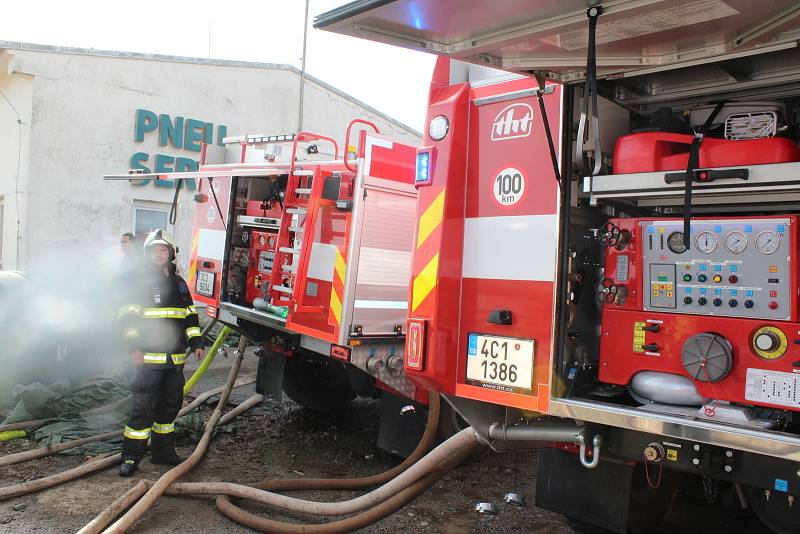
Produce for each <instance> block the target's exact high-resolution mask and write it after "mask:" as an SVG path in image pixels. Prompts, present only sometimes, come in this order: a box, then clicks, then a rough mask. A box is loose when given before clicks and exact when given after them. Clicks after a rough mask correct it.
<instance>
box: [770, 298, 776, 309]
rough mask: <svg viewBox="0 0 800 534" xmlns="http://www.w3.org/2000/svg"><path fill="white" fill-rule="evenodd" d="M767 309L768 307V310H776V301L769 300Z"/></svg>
mask: <svg viewBox="0 0 800 534" xmlns="http://www.w3.org/2000/svg"><path fill="white" fill-rule="evenodd" d="M769 309H770V310H777V309H778V303H777V302H775V301H774V300H772V301H770V303H769Z"/></svg>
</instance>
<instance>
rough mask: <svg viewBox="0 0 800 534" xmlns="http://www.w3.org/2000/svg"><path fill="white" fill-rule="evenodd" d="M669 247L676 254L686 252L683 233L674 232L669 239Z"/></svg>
mask: <svg viewBox="0 0 800 534" xmlns="http://www.w3.org/2000/svg"><path fill="white" fill-rule="evenodd" d="M667 247H669V249H670V250H671V251H672V252H674V253H675V254H683V253H684V252H686V245H685V244H684V242H683V232H672V233H671V234H669V237H668V238H667Z"/></svg>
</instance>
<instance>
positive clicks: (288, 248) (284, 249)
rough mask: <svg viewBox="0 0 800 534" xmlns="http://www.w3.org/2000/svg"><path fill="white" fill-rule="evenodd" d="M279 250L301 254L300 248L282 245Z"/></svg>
mask: <svg viewBox="0 0 800 534" xmlns="http://www.w3.org/2000/svg"><path fill="white" fill-rule="evenodd" d="M278 250H279V251H280V252H285V253H286V254H300V249H299V248H290V247H281V248H279V249H278Z"/></svg>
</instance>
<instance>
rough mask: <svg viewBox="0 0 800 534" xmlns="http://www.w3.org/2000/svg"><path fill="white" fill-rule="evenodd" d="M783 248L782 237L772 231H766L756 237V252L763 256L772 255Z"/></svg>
mask: <svg viewBox="0 0 800 534" xmlns="http://www.w3.org/2000/svg"><path fill="white" fill-rule="evenodd" d="M780 246H781V236H779V235H778V234H777V233H775V232H773V231H772V230H765V231H763V232H761V233H759V234H758V235H757V236H756V250H757V251H759V252H760V253H761V254H772V253H773V252H775V251H776V250H778V248H779V247H780Z"/></svg>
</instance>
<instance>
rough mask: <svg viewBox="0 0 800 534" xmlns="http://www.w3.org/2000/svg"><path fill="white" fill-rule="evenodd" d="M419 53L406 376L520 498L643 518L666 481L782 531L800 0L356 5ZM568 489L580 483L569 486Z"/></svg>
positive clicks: (799, 519)
mask: <svg viewBox="0 0 800 534" xmlns="http://www.w3.org/2000/svg"><path fill="white" fill-rule="evenodd" d="M315 25H316V26H317V27H318V28H322V29H325V30H329V31H335V32H338V33H342V34H347V35H352V36H355V37H359V38H364V39H370V40H374V41H380V42H384V43H389V44H394V45H398V46H403V47H407V48H411V49H415V50H420V51H425V52H430V53H434V54H438V55H439V56H440V58H439V59H438V62H437V65H436V68H435V71H434V74H433V79H432V82H431V89H430V97H429V106H428V115H427V119H426V124H425V139H424V141H423V145H422V146H421V147H419V148H418V149H417V156H416V164H417V172H416V176H415V183H416V186H417V189H418V200H417V202H418V207H417V218H418V223H417V229H416V237H415V239H414V241H415V244H414V249H413V250H414V252H413V263H412V270H411V280H410V297H409V322H408V336H407V347H406V351H405V362H404V363H405V369H406V372H407V375H408V376H409V377H410V378H411V379H412V380H413V381H414V382H416V383H417V384H419V385H420V386H422V387H425V388H429V389H431V390H434V391H439V392H441V393H443V394H444V395H445V397H446V398H447V400H448V401H449V402H450V403H451V404H452V406H453V407H454V408H455V409H456V410H457V411H458V413H459V414H460V415H461V416H463V417H464V419H466V420H467V421H468V422H469V424H471V425H472V426H473V428H474V429H475V430H476V431H477V432H478V433H479V434H480V435H481V436H483V437H484V439H485V440H486V441H487V442H488V443H489V444H490V445H491V446H492V447H493V448H494V449H496V450H498V451H504V450H515V449H520V448H533V447H543V448H544V450H543V451H542V453H541V455H540V466H539V471H538V477H537V504H538V505H539V506H543V507H546V508H550V509H552V510H555V511H558V512H560V513H563V514H565V515H568V516H571V517H576V518H579V519H581V520H583V521H586V522H589V523H593V524H596V525H599V526H602V527H604V528H608V529H610V530H614V531H617V532H626V531H639V532H648V531H651V530H652V529H653V528H655V526H656V525H657V523H658V521H660V519H661V517H662V516H663V514H664V512H665V511H666V509H667V507H668V505H669V503H670V500H671V498H672V495H673V492H674V490H675V487H676V485H677V484H678V482H679V480H680V479H681V478H682V477H686V476H690V477H694V478H696V479H697V481H698V484H699V483H700V482H701V481H702V483H703V486H704V488H705V489H706V491H707V493H708V494H709V495H710V498H716V497H717V496H718V495H719V494H721V493H723V492H724V493H727V494H728V495H730V496H731V499H732V500H733V501H734V502H737V503H740V504H741V506H742V507H749V508H752V509H753V510H754V511H755V513H756V514H757V515H758V517H759V518H760V519H761V520H762V521H763V522H764V523H765V524H766V525H767V526H768V527H770V528H771V529H773V530H774V531H775V532H798V531H800V508H798V506H797V505H796V503H795V500H796V498H797V497H800V426H798V420H797V413H798V410H800V287H798V271H799V270H800V260H799V259H798V250H797V249H798V239H800V235H799V234H798V223H799V222H800V221H798V215H799V214H800V207H798V203H797V201H798V199H799V198H800V181H798V177H800V150H799V149H798V140H800V85H798V80H799V79H800V78H799V76H800V51H799V50H798V43H799V42H798V38H800V5H798V4H797V2H791V1H784V0H765V1H762V2H749V1H746V0H692V1H688V2H683V1H680V2H679V1H674V0H644V1H643V0H615V1H609V2H605V3H602V2H587V1H579V0H565V1H560V2H544V1H525V2H489V1H481V0H475V1H470V2H461V1H455V0H438V1H426V0H414V1H411V0H395V1H388V2H387V1H385V0H380V1H379V0H375V1H359V2H352V3H350V4H347V5H345V6H342V7H340V8H339V9H336V10H334V11H331V12H329V13H325V14H323V15H320V16H319V17H317V19H316V21H315ZM576 488H580V490H579V491H576Z"/></svg>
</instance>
